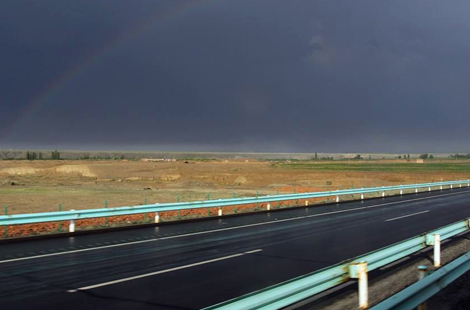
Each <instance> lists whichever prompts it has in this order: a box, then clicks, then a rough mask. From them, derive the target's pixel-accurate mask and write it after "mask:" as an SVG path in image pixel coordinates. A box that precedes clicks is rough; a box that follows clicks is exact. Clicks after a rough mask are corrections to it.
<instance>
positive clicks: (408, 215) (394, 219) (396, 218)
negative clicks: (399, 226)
mask: <svg viewBox="0 0 470 310" xmlns="http://www.w3.org/2000/svg"><path fill="white" fill-rule="evenodd" d="M428 212H429V210H426V211H423V212H416V213H412V214H407V215H403V216H399V217H394V218H392V219H388V220H385V222H391V221H396V220H399V219H404V218H405V217H410V216H415V215H418V214H423V213H428Z"/></svg>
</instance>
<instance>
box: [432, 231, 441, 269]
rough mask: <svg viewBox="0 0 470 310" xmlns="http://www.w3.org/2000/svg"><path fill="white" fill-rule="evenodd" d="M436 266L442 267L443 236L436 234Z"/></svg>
mask: <svg viewBox="0 0 470 310" xmlns="http://www.w3.org/2000/svg"><path fill="white" fill-rule="evenodd" d="M433 237H434V267H436V268H439V267H441V236H440V235H439V234H434V236H433Z"/></svg>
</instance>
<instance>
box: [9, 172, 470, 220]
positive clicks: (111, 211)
mask: <svg viewBox="0 0 470 310" xmlns="http://www.w3.org/2000/svg"><path fill="white" fill-rule="evenodd" d="M444 186H449V187H450V188H452V187H453V186H460V187H462V186H468V187H470V180H461V181H449V182H434V183H422V184H409V185H397V186H382V187H369V188H357V189H345V190H336V191H324V192H312V193H300V194H285V195H274V196H269V195H268V196H261V197H247V198H230V199H217V200H206V201H192V202H177V203H162V204H158V203H157V204H148V205H139V206H132V207H117V208H101V209H87V210H76V211H75V210H73V211H61V212H44V213H28V214H14V215H2V216H0V226H5V225H16V224H32V223H43V222H56V221H68V220H81V219H89V218H99V217H110V216H120V215H131V214H141V213H150V212H164V211H177V210H187V209H200V208H214V207H219V208H220V207H225V206H236V205H245V204H256V203H269V202H275V201H286V200H300V199H310V198H322V197H332V196H333V197H336V201H337V202H339V197H340V196H344V195H358V194H360V195H361V198H364V195H365V194H368V193H376V192H378V193H380V192H381V193H382V196H384V195H385V192H387V191H400V194H402V193H403V191H404V190H409V189H412V190H415V191H416V192H417V191H418V189H420V188H426V189H427V190H428V191H431V190H432V188H436V187H438V188H440V189H442V188H443V187H444ZM219 215H220V212H219Z"/></svg>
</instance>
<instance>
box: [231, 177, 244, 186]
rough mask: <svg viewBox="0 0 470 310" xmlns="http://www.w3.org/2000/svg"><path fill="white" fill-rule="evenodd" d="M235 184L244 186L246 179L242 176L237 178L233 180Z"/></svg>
mask: <svg viewBox="0 0 470 310" xmlns="http://www.w3.org/2000/svg"><path fill="white" fill-rule="evenodd" d="M234 182H235V184H238V185H240V184H245V183H246V182H247V179H246V178H245V177H244V176H239V177H238V178H236V179H235V181H234Z"/></svg>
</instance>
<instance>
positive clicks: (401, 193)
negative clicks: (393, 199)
mask: <svg viewBox="0 0 470 310" xmlns="http://www.w3.org/2000/svg"><path fill="white" fill-rule="evenodd" d="M400 186H401V185H400ZM401 195H403V190H402V189H400V196H401Z"/></svg>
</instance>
